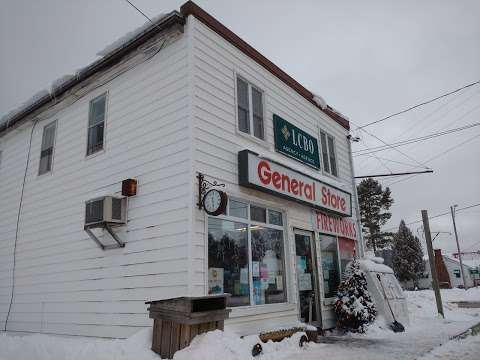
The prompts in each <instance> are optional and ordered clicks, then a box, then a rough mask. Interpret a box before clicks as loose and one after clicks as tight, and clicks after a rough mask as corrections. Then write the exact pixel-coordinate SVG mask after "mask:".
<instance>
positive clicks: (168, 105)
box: [0, 36, 192, 337]
mask: <svg viewBox="0 0 480 360" xmlns="http://www.w3.org/2000/svg"><path fill="white" fill-rule="evenodd" d="M186 45H187V43H186V41H185V38H184V37H183V36H182V37H180V39H179V40H177V41H175V42H173V44H170V45H169V46H167V47H166V48H165V49H163V50H162V51H160V53H159V54H158V55H156V56H155V57H154V58H153V59H152V60H150V61H148V62H146V63H143V64H141V65H138V66H137V67H136V68H134V69H133V70H130V71H128V72H126V73H124V74H123V75H121V76H119V77H117V78H116V79H115V80H113V81H111V82H110V83H108V84H106V85H104V86H101V87H100V88H98V89H96V90H94V91H93V92H91V93H89V94H88V95H86V96H85V97H83V98H81V99H80V100H79V101H77V102H75V103H74V104H73V105H70V106H69V107H67V108H66V109H64V110H62V111H60V112H59V113H57V114H56V115H55V116H54V117H51V118H49V119H45V120H42V121H40V122H39V123H38V124H37V125H36V127H35V129H34V133H33V141H32V150H31V151H32V152H31V160H30V165H29V167H28V171H27V177H26V185H25V194H24V203H23V208H22V212H21V218H20V227H19V234H18V242H17V262H16V288H15V297H14V304H13V307H12V313H11V315H10V320H9V322H8V330H17V331H38V332H45V333H61V334H73V335H88V336H105V337H125V336H128V335H130V334H132V333H133V332H135V331H137V329H138V327H141V326H147V325H149V324H150V320H149V319H148V315H146V305H145V304H144V301H145V300H148V299H159V298H166V297H174V296H178V295H185V294H187V293H188V280H189V277H188V271H189V267H188V255H189V251H188V239H189V234H188V232H189V227H188V224H189V222H190V220H189V219H190V217H189V216H190V214H191V211H192V210H191V207H192V205H191V204H190V201H189V200H190V198H191V194H190V190H191V188H190V186H189V184H190V183H191V179H190V176H189V173H190V171H191V170H190V169H191V164H190V162H189V154H190V152H189V151H190V150H189V149H190V145H189V144H190V141H189V138H188V137H189V132H188V126H189V121H188V111H187V107H188V56H187V55H188V52H187V46H186ZM104 92H108V108H107V117H106V138H105V139H106V140H105V147H106V149H105V151H104V152H101V153H99V154H95V155H94V156H92V157H90V158H88V159H87V158H85V153H86V134H87V122H88V109H89V101H90V100H91V99H92V98H94V97H95V96H98V95H100V94H102V93H104ZM55 119H56V120H58V125H57V138H56V145H55V154H54V162H53V172H52V173H51V174H45V175H42V176H37V174H38V165H39V156H40V145H41V139H42V130H43V126H44V125H45V124H48V123H49V122H50V121H52V120H55ZM31 128H32V125H31V124H30V125H29V126H28V127H26V128H25V129H23V130H22V131H14V132H12V133H11V134H7V136H4V137H2V138H0V151H2V152H3V156H2V157H3V159H2V165H1V169H0V186H1V188H2V190H3V195H2V196H1V197H0V323H1V324H0V325H1V326H2V328H3V324H4V320H5V316H6V311H7V309H8V302H9V300H10V291H11V275H12V263H13V246H14V238H15V228H16V226H15V223H16V216H17V209H18V202H19V197H20V195H19V194H20V186H21V182H22V178H23V172H24V169H25V158H26V152H27V149H28V146H27V142H28V138H29V135H30V131H31ZM129 177H134V178H137V179H138V183H139V185H138V194H137V196H136V197H133V198H131V199H129V205H128V225H127V226H126V227H123V228H122V230H120V231H119V237H120V238H122V239H123V240H125V241H126V242H127V246H126V247H125V248H123V249H114V250H107V251H102V250H101V249H99V248H98V247H97V245H96V244H95V243H94V242H93V241H92V240H91V239H90V238H89V237H88V236H87V234H86V233H85V232H84V231H83V221H84V202H85V200H88V199H89V198H92V197H95V196H98V195H106V194H118V193H119V192H120V191H121V181H122V180H123V179H126V178H129Z"/></svg>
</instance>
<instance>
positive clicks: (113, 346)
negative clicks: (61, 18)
mask: <svg viewBox="0 0 480 360" xmlns="http://www.w3.org/2000/svg"><path fill="white" fill-rule="evenodd" d="M151 339H152V331H151V329H145V330H142V331H140V332H138V333H137V334H135V335H134V336H132V337H130V338H128V339H126V340H105V339H92V338H80V337H79V338H77V337H64V336H52V335H41V334H34V335H24V336H16V335H10V334H5V333H2V334H0V349H1V351H0V360H32V359H35V360H85V359H88V360H131V359H135V360H158V359H159V356H158V355H157V354H155V353H154V352H153V351H151V350H150V346H151V341H152V340H151Z"/></svg>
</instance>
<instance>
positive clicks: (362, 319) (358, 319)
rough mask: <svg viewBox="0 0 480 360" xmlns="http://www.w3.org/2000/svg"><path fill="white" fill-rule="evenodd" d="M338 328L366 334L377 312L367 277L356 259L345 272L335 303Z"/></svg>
mask: <svg viewBox="0 0 480 360" xmlns="http://www.w3.org/2000/svg"><path fill="white" fill-rule="evenodd" d="M335 313H336V314H337V319H338V322H337V323H338V326H339V327H340V328H342V329H344V330H347V331H351V332H361V333H363V332H365V330H366V329H367V326H368V325H369V324H370V323H372V322H373V321H374V320H375V317H376V315H377V310H376V308H375V304H374V303H373V301H372V299H371V297H370V293H369V292H368V290H367V277H366V275H365V273H364V272H363V271H361V270H360V265H359V263H358V260H356V259H354V260H353V261H352V262H351V263H350V264H349V265H348V267H347V269H346V270H345V274H344V278H343V280H342V282H341V283H340V285H339V286H338V290H337V299H336V302H335Z"/></svg>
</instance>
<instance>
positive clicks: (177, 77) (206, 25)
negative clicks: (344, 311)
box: [0, 2, 362, 337]
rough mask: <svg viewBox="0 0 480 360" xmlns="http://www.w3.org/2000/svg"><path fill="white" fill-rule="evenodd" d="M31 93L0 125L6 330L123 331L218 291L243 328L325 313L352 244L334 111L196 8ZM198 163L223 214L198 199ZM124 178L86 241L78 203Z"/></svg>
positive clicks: (349, 185)
mask: <svg viewBox="0 0 480 360" xmlns="http://www.w3.org/2000/svg"><path fill="white" fill-rule="evenodd" d="M34 100H35V101H32V102H31V103H29V104H28V105H27V106H25V107H23V108H22V109H19V110H18V111H16V112H15V113H12V114H10V115H9V116H7V117H6V118H5V120H4V122H3V124H1V125H0V156H1V163H0V188H1V189H2V190H3V195H2V196H1V197H0V259H1V260H0V324H1V325H2V327H4V324H5V327H6V329H7V330H8V331H26V332H42V333H56V334H70V335H87V336H102V337H127V336H129V335H131V334H133V333H134V332H136V331H138V330H139V328H141V327H145V326H151V320H150V319H148V315H147V311H146V305H145V304H144V302H145V301H148V300H158V299H166V298H172V297H177V296H202V295H207V294H209V293H219V292H226V293H230V294H231V297H230V299H229V304H230V306H231V308H232V312H231V315H230V319H229V320H228V321H227V322H226V327H227V328H230V329H233V330H236V331H238V332H240V333H244V334H245V333H254V332H256V331H260V330H262V329H268V328H273V327H276V326H291V325H293V324H296V323H298V321H307V322H312V323H314V324H316V325H318V326H321V327H323V328H329V327H333V326H334V325H335V318H334V314H333V312H332V301H333V296H334V293H335V289H336V286H337V284H338V282H339V277H340V274H341V271H342V270H343V268H344V266H345V264H346V263H347V262H348V261H349V260H350V259H351V258H352V256H353V249H354V248H355V247H356V248H357V251H358V252H359V253H360V254H361V253H362V244H361V235H360V234H359V231H358V223H357V220H356V219H357V217H356V214H357V209H358V207H357V202H356V195H355V189H354V187H353V186H354V182H353V168H352V160H351V150H350V143H349V139H348V138H347V136H348V135H349V123H348V120H347V119H346V118H345V117H344V116H343V115H341V114H340V113H338V112H337V111H335V110H334V109H333V108H331V107H330V106H328V105H326V104H324V103H323V102H322V100H321V99H319V98H317V97H315V96H314V94H313V93H311V92H310V91H308V90H307V89H305V88H304V87H303V86H302V85H300V84H299V83H298V82H296V81H295V80H294V79H292V78H291V77H290V76H289V75H287V74H286V73H284V72H283V71H282V70H280V69H279V68H278V67H277V66H276V65H274V64H273V63H272V62H270V61H269V60H268V59H266V58H265V57H263V56H262V55H261V54H260V53H259V52H257V51H256V50H255V49H253V48H252V47H251V46H249V45H248V44H247V43H246V42H244V41H243V40H241V39H240V38H239V37H238V36H236V35H235V34H233V33H232V32H231V31H230V30H228V29H227V28H226V27H225V26H223V25H222V24H220V23H219V22H218V21H217V20H215V19H214V18H213V17H211V16H210V15H209V14H207V13H206V12H204V11H203V10H202V9H200V8H199V7H198V6H197V5H195V4H194V3H192V2H188V3H186V4H184V5H183V6H182V8H181V10H180V12H177V11H174V12H171V13H169V14H167V15H165V16H163V17H161V18H159V19H158V20H156V21H155V24H154V25H150V26H146V27H144V28H143V29H142V30H141V31H139V32H137V33H136V34H135V35H134V36H130V37H129V38H128V39H127V40H125V41H123V42H121V43H118V44H115V45H114V46H112V47H111V48H109V49H107V51H106V53H105V54H104V56H103V57H102V58H101V59H99V60H98V61H96V62H95V63H93V64H91V65H89V66H87V67H86V68H84V69H83V70H81V71H80V72H79V73H77V75H76V76H75V77H72V78H69V79H67V80H64V81H62V82H59V83H57V84H56V86H55V87H54V88H53V89H52V91H51V92H50V93H49V94H45V95H43V96H40V97H36V98H35V99H34ZM199 174H202V175H203V176H204V179H205V180H207V181H208V182H210V183H213V182H217V183H218V184H224V185H225V186H224V187H222V186H216V187H213V188H215V189H218V190H221V191H224V192H225V193H226V194H227V196H228V204H227V206H226V209H225V211H224V212H223V213H222V214H220V215H218V216H209V215H208V214H207V213H206V212H205V210H204V209H203V208H199V207H198V206H197V203H198V202H199V183H198V182H199V178H198V175H199ZM125 179H136V180H137V184H138V185H137V192H136V195H135V196H131V197H129V198H128V199H126V200H122V201H121V204H122V205H121V206H122V207H124V208H123V209H122V210H123V211H125V214H124V215H125V216H126V218H125V219H126V221H125V224H123V225H119V226H115V227H112V228H111V229H110V228H108V229H107V228H93V229H91V230H90V229H87V230H90V231H91V232H92V233H93V236H89V234H88V233H87V232H86V231H85V228H84V226H85V221H86V216H87V215H88V211H94V210H95V209H94V208H92V206H93V205H92V203H91V202H89V201H90V200H92V199H102V198H103V197H105V196H113V197H114V198H121V197H122V181H123V180H125ZM205 184H207V185H208V183H205ZM200 200H201V196H200ZM86 204H87V205H86ZM88 204H89V205H88ZM96 204H97V205H98V203H96ZM104 205H105V206H107V205H106V203H104ZM89 206H90V207H89ZM95 206H96V205H95ZM86 208H87V211H86ZM97 210H98V209H97ZM117 210H118V209H117ZM114 212H115V210H114ZM86 214H87V215H86ZM97 215H98V214H97ZM112 216H113V215H112ZM108 230H111V231H112V232H113V233H114V235H115V236H116V237H117V239H119V240H120V241H121V243H124V244H125V246H124V247H120V246H115V245H116V244H117V243H116V242H115V241H113V240H112V238H111V236H110V234H109V233H108ZM94 240H98V241H99V243H97V242H96V241H94ZM107 243H108V244H109V246H107V248H106V249H102V248H101V247H100V246H99V244H107Z"/></svg>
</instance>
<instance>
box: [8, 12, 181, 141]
mask: <svg viewBox="0 0 480 360" xmlns="http://www.w3.org/2000/svg"><path fill="white" fill-rule="evenodd" d="M183 22H184V19H183V17H182V16H181V15H180V14H179V13H178V12H177V11H172V12H170V13H168V14H161V15H158V16H156V17H155V18H153V19H152V22H150V21H147V22H145V23H144V24H143V25H141V26H139V27H138V28H136V29H135V30H133V31H131V32H129V33H127V34H125V35H123V36H121V37H120V38H119V39H117V40H115V41H114V42H112V43H111V44H109V45H108V46H106V47H105V48H104V49H102V50H100V51H99V52H97V55H98V56H100V58H99V59H97V60H95V61H94V62H92V63H91V64H89V65H87V66H85V67H83V68H81V69H79V70H77V71H76V73H75V74H67V75H63V76H61V77H60V78H58V79H56V80H54V81H53V82H52V84H51V86H50V87H49V89H42V90H40V91H38V92H37V93H36V94H35V95H33V96H32V97H31V98H29V99H28V100H26V101H25V102H23V103H22V104H21V105H20V106H18V107H17V108H15V109H12V110H10V111H9V112H8V113H6V114H5V115H3V116H2V117H0V133H1V132H3V131H4V130H6V129H7V128H8V127H9V126H10V125H12V124H14V123H16V122H17V121H20V120H22V118H24V117H25V116H27V115H28V114H29V113H30V112H33V111H35V110H37V109H38V108H40V107H41V106H43V105H46V104H47V103H48V102H49V101H51V100H54V99H55V98H56V97H58V96H60V95H61V94H62V93H64V92H65V91H67V90H68V89H70V88H71V87H73V86H74V85H76V84H78V83H79V82H81V81H83V80H85V79H86V78H88V77H89V76H91V75H93V74H94V73H96V72H97V71H98V70H100V69H102V68H104V67H106V66H108V65H110V64H112V63H114V62H115V61H116V60H118V59H119V57H121V56H124V55H125V54H126V53H128V52H129V51H131V50H133V49H135V48H137V47H138V45H140V44H141V43H143V42H145V41H146V40H148V39H149V38H150V37H151V36H153V35H154V34H156V33H157V32H160V31H162V30H165V29H166V28H168V27H170V26H171V25H173V24H174V23H182V24H183Z"/></svg>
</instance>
